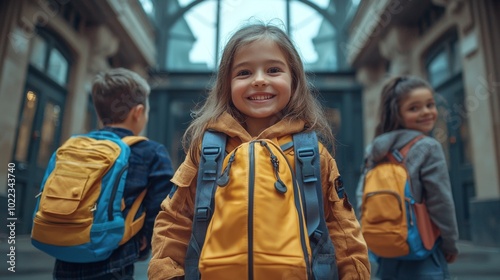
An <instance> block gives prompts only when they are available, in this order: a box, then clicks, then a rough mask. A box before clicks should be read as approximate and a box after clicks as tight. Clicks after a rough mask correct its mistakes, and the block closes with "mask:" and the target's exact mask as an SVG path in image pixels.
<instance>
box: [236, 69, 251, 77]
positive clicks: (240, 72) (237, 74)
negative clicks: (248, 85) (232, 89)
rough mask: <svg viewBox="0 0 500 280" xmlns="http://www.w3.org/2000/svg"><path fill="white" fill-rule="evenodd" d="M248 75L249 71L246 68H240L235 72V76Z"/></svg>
mask: <svg viewBox="0 0 500 280" xmlns="http://www.w3.org/2000/svg"><path fill="white" fill-rule="evenodd" d="M248 75H250V71H248V70H240V71H238V73H236V76H248Z"/></svg>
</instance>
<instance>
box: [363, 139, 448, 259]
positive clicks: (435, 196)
mask: <svg viewBox="0 0 500 280" xmlns="http://www.w3.org/2000/svg"><path fill="white" fill-rule="evenodd" d="M420 134H422V133H421V132H419V131H416V130H410V129H399V130H394V131H391V132H388V133H384V134H382V135H379V136H378V137H376V138H375V139H374V140H373V141H372V143H371V144H370V145H368V146H367V148H366V151H365V171H366V170H368V169H370V168H372V167H373V166H374V165H375V163H376V162H379V161H380V160H382V159H383V158H384V157H385V155H386V154H387V153H388V152H389V151H392V150H393V149H401V148H402V147H403V146H404V145H405V144H406V143H408V142H410V141H411V140H412V139H413V138H415V137H416V136H418V135H420ZM406 167H407V169H408V172H409V174H410V178H411V185H412V190H413V197H414V198H415V200H416V201H417V202H421V201H422V199H423V198H425V202H426V205H427V209H428V211H429V214H430V217H431V219H432V221H433V222H434V223H435V224H436V225H437V226H438V228H439V230H440V231H441V235H442V237H443V244H442V248H443V251H444V252H445V253H450V254H457V253H458V248H457V245H456V241H457V240H458V228H457V221H456V216H455V205H454V202H453V196H452V191H451V185H450V177H449V174H448V168H447V164H446V159H445V156H444V153H443V148H442V147H441V144H440V143H439V142H438V141H437V140H436V139H434V138H432V137H428V136H427V137H424V138H422V139H421V140H419V141H418V142H417V143H415V144H414V145H413V147H412V148H411V149H410V150H409V151H408V154H407V155H406ZM363 174H364V172H363ZM362 182H363V178H361V180H360V181H359V185H358V188H357V199H358V200H357V202H358V203H357V205H358V206H360V205H361V197H362V194H363V186H362V184H361V183H362ZM423 195H425V197H423ZM358 210H359V209H358ZM357 212H358V213H360V212H359V211H357Z"/></svg>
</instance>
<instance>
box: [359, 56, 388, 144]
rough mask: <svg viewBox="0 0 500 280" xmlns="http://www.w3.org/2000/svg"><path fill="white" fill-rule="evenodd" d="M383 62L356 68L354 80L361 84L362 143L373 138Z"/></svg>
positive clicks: (368, 141) (381, 82) (376, 121)
mask: <svg viewBox="0 0 500 280" xmlns="http://www.w3.org/2000/svg"><path fill="white" fill-rule="evenodd" d="M384 75H385V63H383V62H382V61H381V62H380V63H379V64H377V65H365V66H361V67H359V68H358V70H357V72H356V80H357V81H358V82H360V83H361V84H362V85H363V93H362V103H363V108H364V110H363V125H364V127H363V131H364V145H365V146H366V145H367V144H368V143H370V142H371V141H372V140H373V136H374V135H375V127H376V126H377V124H378V107H379V103H380V92H381V90H382V85H383V82H384V80H385V79H384Z"/></svg>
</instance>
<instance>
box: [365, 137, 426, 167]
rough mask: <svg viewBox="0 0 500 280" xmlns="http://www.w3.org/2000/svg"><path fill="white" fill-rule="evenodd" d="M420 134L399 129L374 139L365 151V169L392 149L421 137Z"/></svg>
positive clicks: (399, 147)
mask: <svg viewBox="0 0 500 280" xmlns="http://www.w3.org/2000/svg"><path fill="white" fill-rule="evenodd" d="M421 134H422V132H420V131H416V130H410V129H399V130H394V131H391V132H388V133H384V134H382V135H379V136H378V137H376V138H375V139H374V140H373V141H372V143H371V144H370V145H368V147H366V151H365V163H366V164H367V167H372V166H373V165H374V164H375V163H377V162H379V161H381V160H382V159H383V158H384V157H385V156H386V154H387V153H388V152H390V151H392V150H394V149H401V148H402V147H403V146H404V145H406V144H407V143H408V142H410V141H411V140H412V139H413V138H415V137H417V136H419V135H421Z"/></svg>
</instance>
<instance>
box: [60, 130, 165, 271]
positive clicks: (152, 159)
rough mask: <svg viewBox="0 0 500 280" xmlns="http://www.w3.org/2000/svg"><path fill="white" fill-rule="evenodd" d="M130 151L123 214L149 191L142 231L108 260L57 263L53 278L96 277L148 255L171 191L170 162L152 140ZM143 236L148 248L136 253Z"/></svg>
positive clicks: (124, 133) (127, 133) (126, 133)
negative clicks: (154, 227)
mask: <svg viewBox="0 0 500 280" xmlns="http://www.w3.org/2000/svg"><path fill="white" fill-rule="evenodd" d="M103 130H107V131H111V132H114V133H116V134H117V135H118V136H120V137H121V138H123V137H125V136H131V135H133V133H132V131H130V130H128V129H124V128H116V127H105V128H103ZM130 151H131V153H130V158H129V167H128V175H127V181H126V183H125V189H124V199H125V205H126V208H125V215H126V213H127V211H128V209H129V208H130V206H131V205H132V203H133V201H134V200H135V199H136V198H137V196H138V195H139V194H140V193H141V192H142V190H144V188H146V187H147V188H148V191H147V193H146V197H145V198H144V201H143V203H142V205H143V206H142V207H143V208H146V220H145V221H144V226H143V228H142V229H141V231H139V233H138V234H137V235H136V236H134V237H133V238H132V239H131V240H130V241H128V242H127V243H125V244H123V245H122V246H120V247H119V248H118V249H116V250H115V251H114V252H113V254H112V255H111V257H110V258H109V259H107V260H105V261H101V262H97V263H89V264H76V263H65V262H61V261H58V263H57V264H56V269H55V273H56V275H60V276H61V277H69V276H70V275H73V276H75V277H78V276H76V275H80V276H81V275H87V276H91V275H94V276H97V275H100V274H105V273H112V272H113V271H116V270H120V269H123V268H124V267H126V266H128V265H130V264H133V263H134V262H136V261H137V260H138V259H139V258H145V257H147V256H148V255H149V253H150V251H151V245H150V244H151V237H152V233H153V226H154V220H155V218H156V215H157V214H158V212H159V210H160V204H161V202H162V200H163V199H164V198H165V197H166V196H167V195H168V193H169V192H170V190H171V189H172V183H171V182H170V179H171V178H172V175H173V169H172V163H171V161H170V157H169V155H168V152H167V150H166V149H165V147H164V146H163V145H161V144H159V143H157V142H154V141H151V140H149V141H142V142H139V143H137V144H134V145H133V146H132V147H131V148H130ZM142 211H143V210H141V209H140V210H139V212H138V213H142ZM143 236H145V237H146V240H147V248H146V249H145V250H144V251H142V252H139V250H138V249H139V247H140V239H141V238H142V237H143ZM62 275H64V276H62Z"/></svg>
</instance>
